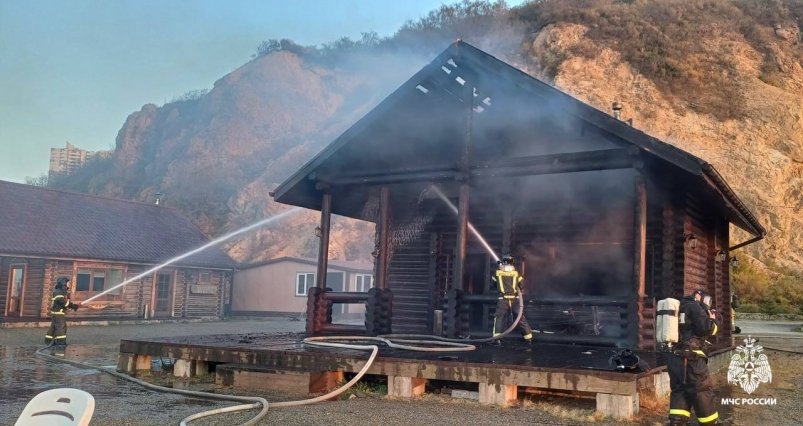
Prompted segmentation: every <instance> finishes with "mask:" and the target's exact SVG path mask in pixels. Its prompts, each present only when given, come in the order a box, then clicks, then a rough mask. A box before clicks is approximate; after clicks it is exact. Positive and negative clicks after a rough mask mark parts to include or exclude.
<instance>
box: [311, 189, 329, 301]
mask: <svg viewBox="0 0 803 426" xmlns="http://www.w3.org/2000/svg"><path fill="white" fill-rule="evenodd" d="M321 198H322V199H321V235H320V240H321V241H320V245H319V246H318V276H317V277H315V278H316V282H315V285H316V287H318V288H321V289H322V288H326V270H327V266H328V264H329V228H330V224H331V220H332V194H329V193H324V194H323V197H321Z"/></svg>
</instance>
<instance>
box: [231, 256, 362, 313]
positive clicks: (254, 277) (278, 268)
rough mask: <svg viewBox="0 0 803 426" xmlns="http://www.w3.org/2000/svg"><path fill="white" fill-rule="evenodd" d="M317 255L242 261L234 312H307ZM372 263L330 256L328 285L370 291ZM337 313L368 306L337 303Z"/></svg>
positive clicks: (233, 296) (236, 277) (236, 279)
mask: <svg viewBox="0 0 803 426" xmlns="http://www.w3.org/2000/svg"><path fill="white" fill-rule="evenodd" d="M317 266H318V262H317V261H316V260H315V259H306V258H302V257H279V258H276V259H270V260H267V261H264V262H258V263H252V264H248V265H242V266H241V267H240V268H239V269H238V270H237V271H236V272H235V273H234V285H233V286H232V290H231V312H230V313H231V315H247V316H263V315H266V316H271V315H298V314H303V313H306V312H307V292H308V291H309V289H310V288H311V287H314V286H315V281H316V275H317V273H318V269H317ZM373 268H374V265H373V264H372V263H366V262H353V261H345V260H330V261H329V262H328V268H327V271H326V285H327V286H328V287H329V288H331V289H332V290H333V291H338V292H355V293H367V292H368V290H370V289H371V288H372V287H373V273H374V271H373ZM332 311H333V312H332V313H333V314H334V315H344V316H354V315H362V314H363V313H364V312H365V307H364V306H362V305H353V304H352V305H348V304H340V303H336V304H334V305H333V307H332Z"/></svg>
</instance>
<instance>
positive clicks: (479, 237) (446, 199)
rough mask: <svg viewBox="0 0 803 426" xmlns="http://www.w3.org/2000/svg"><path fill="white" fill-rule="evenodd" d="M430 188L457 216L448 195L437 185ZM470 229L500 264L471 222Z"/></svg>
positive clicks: (455, 208) (497, 257)
mask: <svg viewBox="0 0 803 426" xmlns="http://www.w3.org/2000/svg"><path fill="white" fill-rule="evenodd" d="M430 188H432V190H433V191H435V193H436V194H438V197H440V199H441V200H443V202H444V203H446V205H447V206H449V208H450V209H451V210H452V212H453V213H454V214H457V207H456V206H455V205H454V204H452V202H451V201H449V198H447V197H446V195H445V194H444V193H443V192H442V191H441V190H440V188H438V187H437V186H435V185H432V186H430ZM468 229H469V231H471V233H472V234H474V236H475V237H477V239H478V240H480V244H482V246H483V247H485V250H487V251H488V253H489V254H490V255H491V257H493V258H494V260H495V261H497V262H499V256H497V255H496V253H495V252H494V250H493V249H492V248H491V245H490V244H488V242H487V241H485V238H482V235H480V232H479V231H477V228H475V227H474V225H472V224H471V222H469V223H468Z"/></svg>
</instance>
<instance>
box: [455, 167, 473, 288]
mask: <svg viewBox="0 0 803 426" xmlns="http://www.w3.org/2000/svg"><path fill="white" fill-rule="evenodd" d="M469 193H470V190H469V187H468V183H465V182H464V183H461V184H460V198H459V199H458V201H457V247H456V248H455V251H454V253H455V256H454V257H455V259H454V279H453V280H452V288H453V289H457V290H464V289H463V285H464V282H463V281H464V280H463V271H464V269H465V263H466V244H467V243H468V196H469Z"/></svg>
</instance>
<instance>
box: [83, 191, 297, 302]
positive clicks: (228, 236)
mask: <svg viewBox="0 0 803 426" xmlns="http://www.w3.org/2000/svg"><path fill="white" fill-rule="evenodd" d="M299 210H301V207H293V208H292V209H290V210H287V211H284V212H281V213H279V214H277V215H275V216H271V217H269V218H267V219H263V220H260V221H259V222H257V223H254V224H251V225H248V226H246V227H244V228H240V229H238V230H236V231H233V232H230V233H228V234H226V235H223V236H222V237H219V238H217V239H215V240H212V241H210V242H208V243H206V244H204V245H202V246H201V247H198V248H196V249H194V250H191V251H188V252H186V253H184V254H181V255H179V256H176V257H174V258H172V259H170V260H168V261H166V262H163V263H161V264H159V265H156V266H154V267H153V268H151V269H148V270H147V271H145V272H143V273H141V274H139V275H137V276H135V277H132V278H129V279H127V280H125V281H123V282H121V283H120V284H117V285H116V286H114V287H111V288H109V289H106V290H103V291H102V292H100V293H98V294H96V295H94V296H92V297H90V298H89V299H86V300H84V301H83V302H81V304H85V303H89V302H90V301H92V300H94V299H97V298H98V297H100V296H103V295H104V294H106V293H109V292H111V291H114V290H116V289H118V288H120V287H123V286H125V285H127V284H131V283H132V282H134V281H137V280H139V279H141V278H143V277H146V276H148V275H150V274H152V273H154V272H156V271H158V270H160V269H162V268H164V267H166V266H168V265H171V264H173V263H175V262H178V261H179V260H182V259H185V258H187V257H189V256H192V255H194V254H196V253H198V252H201V251H204V250H206V249H208V248H209V247H212V246H215V245H217V244H220V243H222V242H224V241H226V240H229V239H231V238H234V237H236V236H237V235H240V234H242V233H244V232H248V231H250V230H252V229H254V228H259V227H260V226H263V225H267V224H268V223H270V222H273V221H274V220H277V219H281V218H283V217H285V216H288V215H290V214H291V213H295V212H297V211H299Z"/></svg>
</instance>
